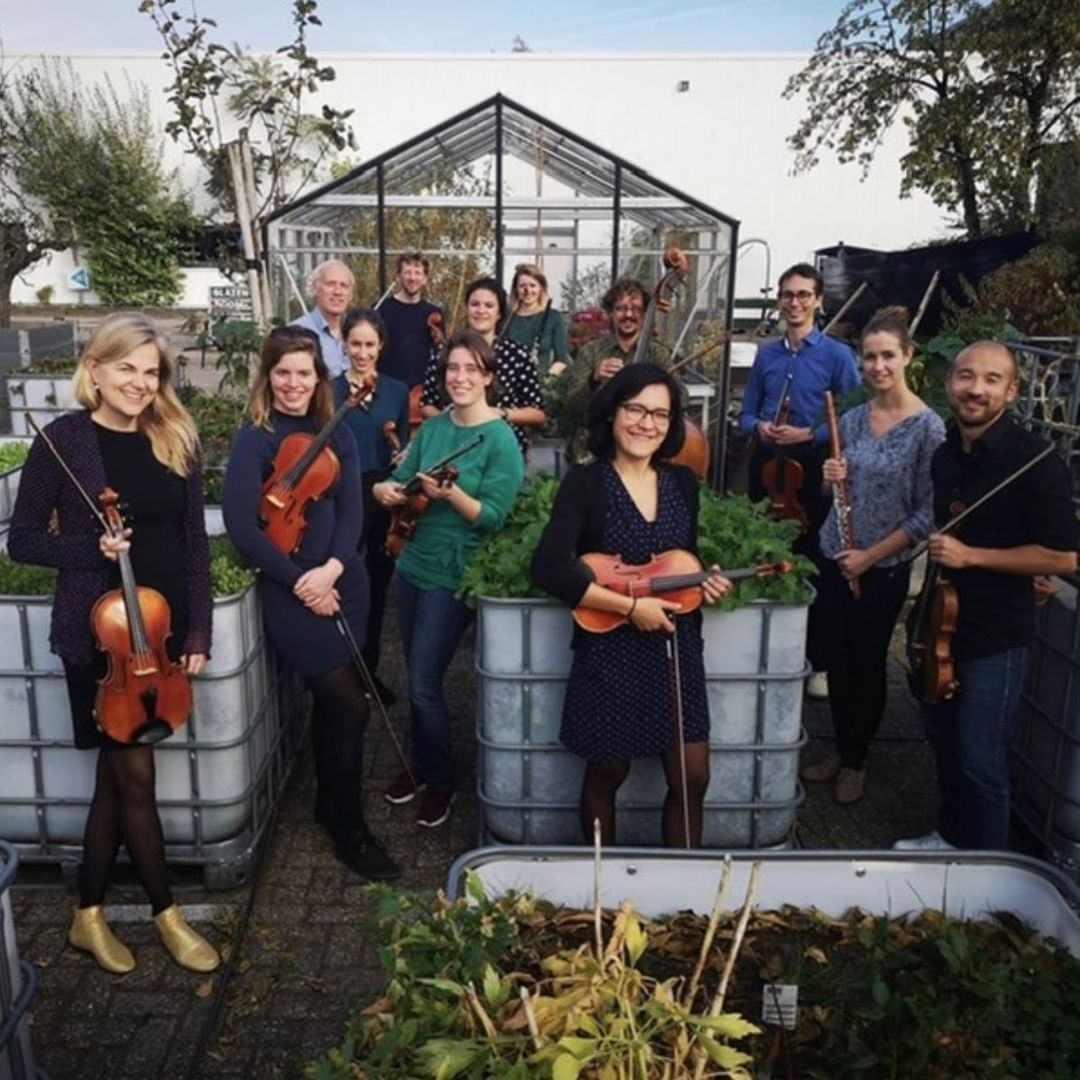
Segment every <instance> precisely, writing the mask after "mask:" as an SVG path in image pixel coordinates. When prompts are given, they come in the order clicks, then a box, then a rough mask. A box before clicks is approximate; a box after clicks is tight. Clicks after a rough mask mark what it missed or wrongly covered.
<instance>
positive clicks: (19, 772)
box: [0, 585, 303, 887]
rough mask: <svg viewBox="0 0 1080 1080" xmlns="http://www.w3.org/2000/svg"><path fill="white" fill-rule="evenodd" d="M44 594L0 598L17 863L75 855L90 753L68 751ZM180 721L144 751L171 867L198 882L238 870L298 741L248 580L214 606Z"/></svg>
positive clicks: (3, 802) (5, 771) (1, 758)
mask: <svg viewBox="0 0 1080 1080" xmlns="http://www.w3.org/2000/svg"><path fill="white" fill-rule="evenodd" d="M51 615H52V600H51V597H22V598H19V597H0V702H2V703H3V708H2V711H0V793H2V794H0V835H2V836H4V837H6V838H7V839H9V840H12V841H15V842H16V843H17V844H18V845H19V848H20V850H21V852H22V854H23V856H24V857H25V858H27V859H34V860H45V861H55V860H65V859H69V858H73V857H76V856H77V853H78V849H79V844H80V842H81V837H82V831H83V825H84V822H85V818H86V808H87V806H88V805H89V803H90V799H91V796H92V795H93V789H94V768H95V759H96V755H95V754H92V753H86V752H84V751H80V750H77V749H76V748H75V747H74V745H73V744H72V737H71V712H70V707H69V704H68V699H67V688H66V685H65V682H64V678H63V665H62V663H61V661H60V659H59V657H57V656H54V655H53V654H52V653H51V652H50V650H49V641H48V634H49V621H50V618H51ZM192 685H193V689H194V696H195V707H194V711H193V715H192V717H191V719H190V721H189V722H188V723H187V724H185V725H184V727H183V728H181V729H180V730H179V731H178V732H176V733H175V734H174V735H173V736H172V737H171V738H169V739H166V740H165V741H164V742H162V743H159V744H158V745H157V746H156V748H155V751H154V758H155V762H156V768H157V796H158V806H159V808H160V811H161V819H162V825H163V827H164V830H165V840H166V855H167V857H168V859H169V860H170V861H172V862H187V863H196V864H199V865H202V866H204V867H205V868H206V869H205V874H204V876H205V879H206V884H207V885H208V887H216V886H223V887H228V886H231V885H233V884H235V883H236V882H237V881H238V880H242V879H243V877H244V876H245V875H246V874H247V872H248V870H249V868H250V863H251V859H252V856H253V851H254V845H255V842H256V841H257V839H258V836H259V834H260V833H261V831H262V828H263V826H264V825H265V823H266V821H267V819H268V818H269V816H270V814H271V812H272V810H273V807H274V804H275V803H276V801H277V798H278V794H279V792H280V789H281V786H282V784H283V782H284V779H285V776H286V775H287V773H288V769H289V767H290V765H291V760H292V756H293V752H294V750H295V749H296V747H297V745H298V744H299V742H300V740H301V738H302V735H303V730H302V713H303V710H302V707H301V702H300V699H299V692H298V689H297V686H298V684H297V683H296V682H295V680H294V679H293V678H292V676H286V675H285V674H283V673H282V672H280V671H279V670H278V667H277V665H276V663H275V662H274V657H273V656H272V654H271V651H270V649H269V647H268V645H267V642H266V640H265V638H264V636H263V630H262V618H261V613H260V610H259V604H258V597H257V593H256V591H255V587H254V585H252V586H250V587H249V588H247V589H245V590H244V592H242V593H239V594H237V595H235V596H230V597H224V598H221V599H218V600H216V601H215V603H214V655H213V658H212V659H211V661H210V662H209V663H208V664H207V666H206V669H205V670H204V672H203V674H201V675H200V676H198V677H197V678H195V679H194V680H193V681H192Z"/></svg>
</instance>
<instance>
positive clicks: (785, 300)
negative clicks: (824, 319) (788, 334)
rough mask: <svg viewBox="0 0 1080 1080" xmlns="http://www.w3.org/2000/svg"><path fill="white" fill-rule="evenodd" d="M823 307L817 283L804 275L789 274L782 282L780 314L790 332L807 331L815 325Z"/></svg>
mask: <svg viewBox="0 0 1080 1080" xmlns="http://www.w3.org/2000/svg"><path fill="white" fill-rule="evenodd" d="M819 307H821V297H820V296H819V295H818V293H817V282H815V281H814V279H813V278H808V277H803V276H802V274H789V275H788V276H787V277H786V278H784V280H783V281H781V282H780V314H781V315H782V316H783V317H784V324H785V326H787V327H788V329H789V330H796V331H799V330H806V329H808V328H810V327H812V326H813V325H814V314H815V313H816V312H817V309H818V308H819Z"/></svg>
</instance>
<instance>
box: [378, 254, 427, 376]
mask: <svg viewBox="0 0 1080 1080" xmlns="http://www.w3.org/2000/svg"><path fill="white" fill-rule="evenodd" d="M430 270H431V264H430V263H429V262H428V260H427V257H426V256H425V255H424V254H423V253H422V252H419V251H407V252H405V253H404V254H403V255H399V256H398V261H397V271H396V275H395V276H396V277H397V283H398V287H397V290H396V291H395V292H394V295H393V296H388V297H387V298H386V300H384V301H383V303H382V304H380V305H379V314H380V315H381V316H382V320H383V323H384V324H385V326H386V349H385V351H384V352H383V354H382V357H381V358H380V360H379V370H380V371H381V372H383V373H384V374H386V375H392V376H393V377H394V378H395V379H400V380H401V381H402V382H403V383H404V384H405V385H406V386H407V387H408V388H409V389H410V390H411V389H412V388H413V387H414V386H420V385H421V384H422V383H423V381H424V371H425V370H426V368H427V363H428V357H429V356H430V355H431V349H432V345H433V341H432V337H431V331H430V329H429V328H428V319H429V317H430V316H432V315H435V314H440V312H439V309H438V307H436V306H435V305H434V304H432V303H431V302H430V301H428V300H425V299H424V297H423V292H424V289H425V288H426V287H427V283H428V273H429V272H430Z"/></svg>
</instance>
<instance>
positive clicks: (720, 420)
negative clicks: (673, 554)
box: [712, 224, 739, 492]
mask: <svg viewBox="0 0 1080 1080" xmlns="http://www.w3.org/2000/svg"><path fill="white" fill-rule="evenodd" d="M729 243H730V245H731V247H730V249H729V253H728V260H727V275H728V280H727V303H726V309H725V312H724V330H725V331H729V330H731V314H732V311H733V310H734V307H735V260H734V259H732V258H731V253H733V252H737V251H738V250H739V226H738V224H735V225H732V226H731V238H730V240H729ZM725 337H726V338H727V340H726V341H725V342H724V354H723V358H722V362H721V364H720V370H719V372H717V376H716V379H717V390H718V391H719V394H720V400H719V401H718V402H717V416H716V436H715V437H714V440H713V455H712V460H713V474H712V486H713V489H714V490H715V491H721V492H722V491H723V490H724V477H725V475H726V472H727V424H728V415H727V414H728V405H729V403H730V400H731V334H730V333H726V334H725Z"/></svg>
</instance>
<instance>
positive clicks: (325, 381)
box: [248, 326, 334, 431]
mask: <svg viewBox="0 0 1080 1080" xmlns="http://www.w3.org/2000/svg"><path fill="white" fill-rule="evenodd" d="M294 352H302V353H307V354H308V355H309V356H310V357H311V358H312V359H313V360H314V362H315V374H316V376H317V377H318V382H317V383H316V384H315V393H314V394H312V395H311V402H310V403H309V405H308V416H310V417H311V418H312V420H314V421H315V430H316V431H318V430H319V428H321V427H322V426H323V425H324V424H325V423H326V422H327V421H328V420H329V419H330V417H331V416H332V415H333V414H334V388H333V386H332V385H331V383H330V371H329V369H328V368H327V366H326V361H324V360H323V356H322V348H321V346H320V345H319V335H318V334H316V333H315V332H314V331H313V330H308V329H306V328H305V327H303V326H279V327H276V328H275V329H273V330H271V331H270V333H269V334H267V335H266V340H265V341H264V342H263V344H262V351H261V352H260V353H259V368H258V371H256V372H255V379H254V381H253V382H252V384H251V392H250V393H249V394H248V413H249V414H250V415H251V422H252V423H253V424H254V425H255V426H256V427H261V428H266V430H267V431H272V430H273V424H272V422H271V418H272V416H273V412H274V394H273V391H272V390H271V389H270V372H271V371H273V370H274V368H276V367H277V365H278V364H279V363H280V362H281V358H282V357H283V356H285V355H286V354H287V353H294Z"/></svg>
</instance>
